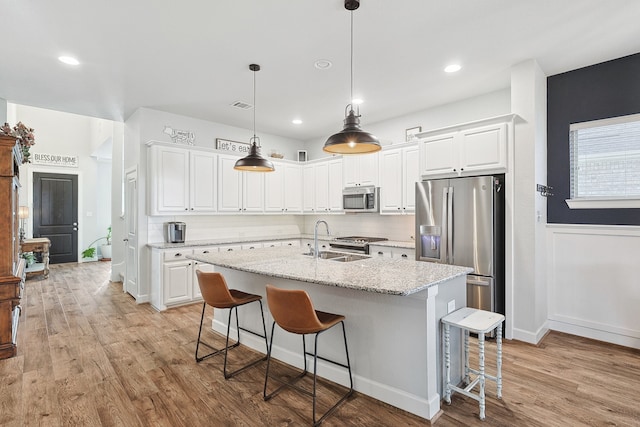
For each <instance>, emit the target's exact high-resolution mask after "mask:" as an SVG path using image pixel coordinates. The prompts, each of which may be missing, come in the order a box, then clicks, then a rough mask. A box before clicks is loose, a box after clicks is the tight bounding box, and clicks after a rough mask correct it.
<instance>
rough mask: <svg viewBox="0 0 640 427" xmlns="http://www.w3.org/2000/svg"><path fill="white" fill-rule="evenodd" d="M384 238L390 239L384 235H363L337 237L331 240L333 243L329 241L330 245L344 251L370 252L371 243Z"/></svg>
mask: <svg viewBox="0 0 640 427" xmlns="http://www.w3.org/2000/svg"><path fill="white" fill-rule="evenodd" d="M384 240H388V239H386V238H384V237H363V236H348V237H336V238H335V239H333V240H332V241H331V243H329V246H331V247H332V248H334V249H338V250H341V251H344V252H354V253H359V254H369V243H373V242H381V241H384Z"/></svg>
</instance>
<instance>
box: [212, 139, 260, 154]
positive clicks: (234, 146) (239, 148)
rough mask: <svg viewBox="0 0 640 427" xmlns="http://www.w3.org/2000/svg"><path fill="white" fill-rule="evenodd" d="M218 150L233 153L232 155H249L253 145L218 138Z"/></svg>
mask: <svg viewBox="0 0 640 427" xmlns="http://www.w3.org/2000/svg"><path fill="white" fill-rule="evenodd" d="M216 149H218V150H224V151H231V152H232V153H240V154H248V153H249V150H250V149H251V144H247V143H246V142H237V141H229V140H228V139H221V138H216Z"/></svg>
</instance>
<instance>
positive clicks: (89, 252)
mask: <svg viewBox="0 0 640 427" xmlns="http://www.w3.org/2000/svg"><path fill="white" fill-rule="evenodd" d="M102 239H105V240H106V241H107V243H106V244H104V245H100V252H101V253H102V259H103V260H105V261H107V260H110V259H111V226H109V227H107V235H106V236H102V237H98V238H97V239H96V240H94V241H93V242H91V243H89V247H88V248H87V249H85V250H84V251H82V258H83V259H84V258H95V256H96V248H95V247H93V244H94V243H97V242H99V241H100V240H102Z"/></svg>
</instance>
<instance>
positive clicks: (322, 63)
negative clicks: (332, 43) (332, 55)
mask: <svg viewBox="0 0 640 427" xmlns="http://www.w3.org/2000/svg"><path fill="white" fill-rule="evenodd" d="M313 66H314V67H316V68H317V69H318V70H328V69H329V68H331V67H332V66H333V64H332V63H331V61H329V60H328V59H318V60H317V61H316V62H315V63H314V64H313Z"/></svg>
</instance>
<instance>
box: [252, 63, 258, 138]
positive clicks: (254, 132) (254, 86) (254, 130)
mask: <svg viewBox="0 0 640 427" xmlns="http://www.w3.org/2000/svg"><path fill="white" fill-rule="evenodd" d="M256 72H257V71H256V70H253V142H254V143H255V140H256Z"/></svg>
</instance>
